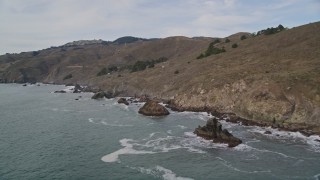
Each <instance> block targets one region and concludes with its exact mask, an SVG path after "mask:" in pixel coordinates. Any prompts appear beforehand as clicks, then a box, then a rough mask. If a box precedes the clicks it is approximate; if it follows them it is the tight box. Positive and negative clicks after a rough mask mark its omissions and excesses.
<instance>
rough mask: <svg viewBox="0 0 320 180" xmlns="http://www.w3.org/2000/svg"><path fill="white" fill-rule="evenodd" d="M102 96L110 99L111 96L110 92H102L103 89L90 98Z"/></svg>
mask: <svg viewBox="0 0 320 180" xmlns="http://www.w3.org/2000/svg"><path fill="white" fill-rule="evenodd" d="M102 98H107V99H111V98H113V96H112V94H111V93H109V92H104V91H100V92H97V93H95V94H94V95H93V96H92V97H91V99H102Z"/></svg>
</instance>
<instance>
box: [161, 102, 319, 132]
mask: <svg viewBox="0 0 320 180" xmlns="http://www.w3.org/2000/svg"><path fill="white" fill-rule="evenodd" d="M168 102H169V103H168V104H167V105H166V107H167V108H170V109H171V110H173V111H177V112H183V111H191V112H207V113H208V114H211V115H212V116H214V117H216V118H218V119H219V120H225V121H227V122H230V123H236V124H241V125H243V126H259V127H272V128H274V129H278V130H282V131H291V132H300V133H301V134H303V135H304V136H307V137H308V136H311V135H320V132H314V131H312V129H311V127H308V126H307V125H306V124H292V125H289V126H286V127H285V126H284V125H283V124H280V123H278V122H275V121H272V122H270V121H254V120H249V119H245V118H242V117H240V116H238V115H236V114H235V113H232V112H231V113H230V112H219V111H217V110H216V109H214V108H210V107H208V106H203V107H192V106H187V107H183V106H179V105H177V104H175V103H174V101H173V100H170V101H168Z"/></svg>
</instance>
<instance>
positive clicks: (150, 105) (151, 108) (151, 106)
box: [139, 100, 170, 116]
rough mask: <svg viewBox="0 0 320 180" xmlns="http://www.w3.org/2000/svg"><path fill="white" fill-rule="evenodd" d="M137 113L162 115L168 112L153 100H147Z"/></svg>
mask: <svg viewBox="0 0 320 180" xmlns="http://www.w3.org/2000/svg"><path fill="white" fill-rule="evenodd" d="M139 113H140V114H143V115H145V116H164V115H168V114H170V113H169V111H168V110H167V109H166V108H165V107H163V106H161V105H160V104H158V103H157V102H156V101H153V100H147V102H146V103H145V104H144V105H143V106H142V108H140V109H139Z"/></svg>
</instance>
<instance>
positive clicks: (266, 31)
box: [257, 24, 286, 36]
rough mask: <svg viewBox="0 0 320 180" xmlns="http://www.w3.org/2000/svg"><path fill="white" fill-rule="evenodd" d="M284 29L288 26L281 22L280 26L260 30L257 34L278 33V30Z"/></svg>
mask: <svg viewBox="0 0 320 180" xmlns="http://www.w3.org/2000/svg"><path fill="white" fill-rule="evenodd" d="M283 30H286V28H284V27H283V26H282V25H281V24H279V26H278V27H276V28H274V27H271V28H267V29H263V30H261V31H258V32H257V36H259V35H262V34H264V35H271V34H275V33H278V32H281V31H283Z"/></svg>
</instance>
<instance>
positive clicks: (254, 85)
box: [0, 22, 320, 134]
mask: <svg viewBox="0 0 320 180" xmlns="http://www.w3.org/2000/svg"><path fill="white" fill-rule="evenodd" d="M270 29H271V28H270ZM270 29H269V31H270V32H271V30H272V33H266V31H261V32H263V33H260V34H259V36H254V35H252V34H251V33H237V34H234V35H230V36H228V37H225V38H210V37H208V38H207V37H197V38H187V37H182V36H176V37H168V38H163V39H152V40H150V39H144V38H136V37H131V36H128V37H122V38H119V39H117V40H115V41H113V42H108V41H103V40H101V41H100V40H96V41H76V42H74V43H71V44H70V46H69V45H68V46H59V47H53V48H48V49H44V50H39V51H33V52H25V53H20V54H5V55H2V56H0V81H1V82H19V83H25V82H36V81H37V82H46V83H58V84H67V83H79V84H82V85H89V86H95V87H100V88H102V89H105V90H110V91H112V92H118V93H119V94H120V95H122V96H134V95H142V94H146V95H149V96H150V97H157V98H162V99H171V100H172V101H171V102H172V103H174V104H175V105H176V106H179V107H183V108H184V109H189V110H194V109H215V110H216V111H218V112H229V113H236V114H237V115H239V116H241V117H243V118H246V119H249V120H252V121H254V122H259V123H262V124H265V125H272V126H275V127H282V128H287V129H291V130H299V129H300V130H301V129H303V130H304V131H310V132H316V133H318V134H320V70H319V69H320V61H319V57H320V33H319V32H320V22H316V23H311V24H307V25H303V26H299V27H295V28H292V29H284V30H281V31H278V30H274V29H271V30H270ZM281 29H282V28H281ZM267 30H268V29H267ZM274 32H276V33H274ZM266 34H268V35H266ZM244 36H245V37H244ZM213 42H214V43H213ZM106 44H107V45H106ZM210 44H211V47H210V46H209V45H210ZM74 45H76V46H74ZM208 49H209V50H210V52H211V53H208V56H206V57H203V58H201V59H197V57H198V56H199V55H200V54H201V53H205V52H206V51H207V50H208ZM216 49H219V50H221V49H223V50H224V51H218V52H219V53H216ZM99 72H101V73H99ZM98 74H99V75H98ZM66 77H68V78H66Z"/></svg>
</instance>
